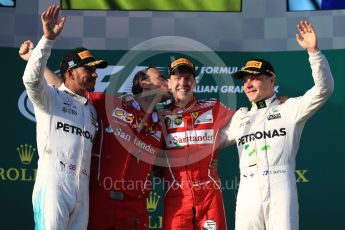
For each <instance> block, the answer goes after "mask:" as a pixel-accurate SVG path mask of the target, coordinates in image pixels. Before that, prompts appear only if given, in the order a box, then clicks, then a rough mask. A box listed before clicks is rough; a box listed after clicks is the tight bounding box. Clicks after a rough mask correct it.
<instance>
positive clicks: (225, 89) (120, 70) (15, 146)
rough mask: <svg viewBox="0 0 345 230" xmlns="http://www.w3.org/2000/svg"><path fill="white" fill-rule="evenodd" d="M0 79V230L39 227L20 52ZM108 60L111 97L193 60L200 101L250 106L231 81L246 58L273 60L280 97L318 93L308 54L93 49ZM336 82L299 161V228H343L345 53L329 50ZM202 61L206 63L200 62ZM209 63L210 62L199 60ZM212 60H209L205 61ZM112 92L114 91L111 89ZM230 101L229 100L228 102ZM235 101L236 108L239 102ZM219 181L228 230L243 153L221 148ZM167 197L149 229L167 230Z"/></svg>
mask: <svg viewBox="0 0 345 230" xmlns="http://www.w3.org/2000/svg"><path fill="white" fill-rule="evenodd" d="M0 50H1V62H2V74H1V82H2V87H1V98H2V109H1V121H2V125H1V127H2V135H1V154H0V201H1V202H0V204H1V211H0V219H1V225H0V226H1V229H33V228H34V221H33V212H32V205H31V194H32V189H33V184H34V180H35V175H36V168H37V159H38V154H37V150H36V129H35V122H34V117H33V114H32V112H33V111H32V107H31V104H30V102H29V101H28V99H27V97H26V94H25V92H24V91H25V89H24V86H23V83H22V79H21V77H22V74H23V71H24V68H25V64H26V63H25V62H24V61H22V60H21V59H20V58H19V57H18V49H16V48H0ZM64 53H65V50H53V52H52V56H51V58H50V59H49V63H48V66H49V67H50V68H51V69H52V70H58V65H59V60H61V58H62V56H63V55H64ZM93 54H94V55H95V56H97V57H102V58H104V59H106V60H107V61H108V62H109V64H110V67H108V68H107V69H105V70H103V71H101V72H99V73H98V74H99V77H98V80H97V81H98V83H97V88H96V90H97V91H105V89H106V88H107V86H108V83H109V82H111V83H110V84H111V85H112V84H114V82H115V83H116V84H115V87H114V88H113V89H114V92H115V93H118V94H122V93H124V92H126V91H127V90H128V89H129V85H128V81H126V80H127V77H128V76H129V77H131V76H133V74H134V73H135V72H136V71H137V70H139V69H140V68H142V66H148V65H154V66H158V67H160V68H161V70H162V71H163V72H164V73H165V74H166V70H167V68H166V67H167V66H168V64H169V62H170V60H171V58H172V57H173V58H178V57H181V56H185V55H190V56H191V57H193V58H195V60H196V65H197V67H198V68H197V73H198V74H199V77H198V81H199V83H198V87H197V88H196V90H195V92H196V95H197V96H198V97H199V98H210V97H217V98H220V99H221V100H222V101H223V100H225V101H223V103H224V104H227V105H229V103H230V104H231V103H235V104H236V106H237V107H240V106H249V104H248V102H247V101H246V97H245V95H244V93H243V91H242V88H241V82H238V81H233V80H232V78H231V76H230V73H231V72H234V71H236V70H237V69H238V68H240V67H241V66H242V65H243V64H244V63H245V61H246V60H247V59H248V58H252V57H257V58H264V59H267V60H269V61H270V62H271V63H272V64H273V66H274V68H275V70H276V72H277V87H276V92H277V93H278V95H286V96H289V97H295V96H299V95H302V94H303V93H304V92H305V91H306V90H308V89H309V88H311V87H312V85H313V81H312V77H311V71H310V67H309V62H308V60H307V58H308V56H307V54H306V52H302V51H301V52H269V53H236V52H218V53H217V55H218V56H219V57H220V59H219V60H222V61H223V62H224V65H218V64H219V63H220V62H219V61H218V62H215V63H213V62H212V60H213V59H212V60H211V59H207V58H203V57H209V54H208V53H207V52H201V53H188V52H187V53H184V54H180V53H176V52H171V53H169V52H165V53H161V52H156V53H155V52H149V51H144V52H139V51H138V53H137V55H139V57H142V55H144V56H145V58H144V59H143V60H140V58H137V57H138V56H135V55H134V57H133V58H132V59H131V60H132V61H131V62H128V63H127V64H126V65H123V63H121V62H120V63H119V60H120V59H121V58H122V57H123V56H124V55H126V54H127V52H125V51H109V50H105V51H94V52H93ZM324 54H325V55H326V57H327V58H328V60H329V62H330V65H331V69H332V72H333V76H334V79H335V91H334V93H333V95H332V97H331V98H330V100H329V101H328V102H327V103H326V105H325V106H324V107H323V108H322V109H321V110H320V111H318V112H317V113H316V115H314V116H313V117H312V118H311V119H310V120H309V122H308V123H307V125H306V126H305V129H304V133H303V135H302V140H301V146H300V149H299V153H298V155H297V164H296V165H297V166H296V168H297V170H296V178H297V183H298V193H299V204H300V212H299V213H300V229H330V228H331V226H332V228H334V229H340V228H342V226H343V212H344V211H343V210H344V205H345V198H344V197H345V196H344V194H345V184H344V176H343V171H344V166H343V165H344V162H345V153H344V141H343V138H344V134H343V133H342V131H343V130H344V125H342V121H343V120H344V118H345V116H344V112H345V90H344V89H343V87H345V80H344V79H345V65H344V60H345V50H332V51H324ZM198 57H200V59H198ZM198 60H206V61H200V62H199V61H198ZM207 60H209V61H207ZM112 86H114V85H112ZM229 96H230V97H231V100H228V99H227V98H229ZM234 99H236V100H235V102H234V101H233V100H234ZM218 171H219V174H220V177H221V179H222V182H223V194H224V203H225V208H226V215H227V222H228V227H229V229H233V227H234V213H235V200H236V193H237V188H238V183H239V169H238V155H237V151H236V148H235V146H232V147H229V148H226V149H223V150H222V151H221V153H220V155H219V168H218ZM162 205H163V195H162V194H161V188H160V186H159V185H157V186H156V187H155V190H154V191H153V192H152V193H151V196H150V197H149V199H148V210H149V213H150V229H161V226H162V216H161V215H162V214H161V212H162Z"/></svg>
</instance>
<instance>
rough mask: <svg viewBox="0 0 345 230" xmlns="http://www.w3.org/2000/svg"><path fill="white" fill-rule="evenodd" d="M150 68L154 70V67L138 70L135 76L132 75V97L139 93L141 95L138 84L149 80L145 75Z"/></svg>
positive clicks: (141, 90)
mask: <svg viewBox="0 0 345 230" xmlns="http://www.w3.org/2000/svg"><path fill="white" fill-rule="evenodd" d="M151 68H156V67H154V66H149V67H147V68H145V69H143V70H140V71H139V72H137V73H136V74H135V75H134V78H133V82H132V83H133V84H132V93H133V94H134V95H136V94H139V93H142V92H143V88H142V87H141V86H140V82H141V81H145V80H147V79H148V78H149V76H148V75H147V71H148V70H149V69H151Z"/></svg>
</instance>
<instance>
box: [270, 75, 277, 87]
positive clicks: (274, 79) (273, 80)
mask: <svg viewBox="0 0 345 230" xmlns="http://www.w3.org/2000/svg"><path fill="white" fill-rule="evenodd" d="M271 82H272V84H273V85H275V84H276V76H275V75H272V76H271Z"/></svg>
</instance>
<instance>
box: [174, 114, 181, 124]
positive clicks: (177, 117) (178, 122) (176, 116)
mask: <svg viewBox="0 0 345 230" xmlns="http://www.w3.org/2000/svg"><path fill="white" fill-rule="evenodd" d="M174 124H175V125H181V124H182V116H178V115H174Z"/></svg>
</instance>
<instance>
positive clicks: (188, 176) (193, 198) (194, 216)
mask: <svg viewBox="0 0 345 230" xmlns="http://www.w3.org/2000/svg"><path fill="white" fill-rule="evenodd" d="M188 115H189V116H187V119H186V121H185V122H186V130H185V132H187V131H188V126H189V125H188V120H189V119H188V117H190V118H191V128H192V130H194V119H193V116H192V115H191V113H188ZM182 118H183V115H182ZM188 148H189V142H187V148H186V154H187V161H186V165H185V170H186V175H187V181H188V187H189V188H190V193H191V195H192V202H193V203H192V214H193V218H192V222H193V230H194V229H195V230H197V229H198V223H197V217H196V208H195V196H194V183H193V180H192V178H191V175H190V174H189V173H190V172H189V170H188V165H189V157H190V152H189V151H188Z"/></svg>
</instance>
